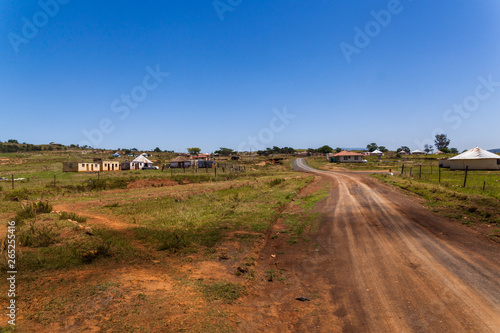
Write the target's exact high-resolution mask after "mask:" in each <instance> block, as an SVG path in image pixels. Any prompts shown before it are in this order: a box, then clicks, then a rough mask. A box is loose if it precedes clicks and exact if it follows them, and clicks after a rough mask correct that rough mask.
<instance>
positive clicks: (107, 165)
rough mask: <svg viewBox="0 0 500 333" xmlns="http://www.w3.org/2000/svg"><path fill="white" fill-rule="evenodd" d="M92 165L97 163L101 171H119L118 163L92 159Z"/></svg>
mask: <svg viewBox="0 0 500 333" xmlns="http://www.w3.org/2000/svg"><path fill="white" fill-rule="evenodd" d="M94 163H99V167H100V168H101V171H119V170H120V162H115V161H103V160H102V158H94Z"/></svg>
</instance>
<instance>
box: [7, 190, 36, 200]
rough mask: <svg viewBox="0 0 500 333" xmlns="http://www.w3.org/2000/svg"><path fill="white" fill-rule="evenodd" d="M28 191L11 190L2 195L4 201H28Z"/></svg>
mask: <svg viewBox="0 0 500 333" xmlns="http://www.w3.org/2000/svg"><path fill="white" fill-rule="evenodd" d="M30 193H31V192H30V191H28V190H27V189H25V188H23V189H20V190H12V191H9V192H7V193H5V195H4V199H5V200H7V201H21V200H28V199H29V195H30Z"/></svg>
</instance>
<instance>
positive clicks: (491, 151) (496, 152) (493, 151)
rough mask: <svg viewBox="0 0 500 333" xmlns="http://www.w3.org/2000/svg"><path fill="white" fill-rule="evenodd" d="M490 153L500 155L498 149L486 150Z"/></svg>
mask: <svg viewBox="0 0 500 333" xmlns="http://www.w3.org/2000/svg"><path fill="white" fill-rule="evenodd" d="M488 151H489V152H490V153H494V154H498V153H500V148H497V149H490V150H488Z"/></svg>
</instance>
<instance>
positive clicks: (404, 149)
mask: <svg viewBox="0 0 500 333" xmlns="http://www.w3.org/2000/svg"><path fill="white" fill-rule="evenodd" d="M400 151H405V152H407V153H408V154H409V153H411V150H410V148H408V147H406V146H401V147H399V148H398V150H397V152H398V153H399V152H400Z"/></svg>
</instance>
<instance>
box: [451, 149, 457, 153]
mask: <svg viewBox="0 0 500 333" xmlns="http://www.w3.org/2000/svg"><path fill="white" fill-rule="evenodd" d="M450 153H452V154H458V149H457V148H450Z"/></svg>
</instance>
